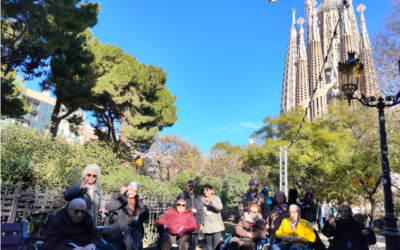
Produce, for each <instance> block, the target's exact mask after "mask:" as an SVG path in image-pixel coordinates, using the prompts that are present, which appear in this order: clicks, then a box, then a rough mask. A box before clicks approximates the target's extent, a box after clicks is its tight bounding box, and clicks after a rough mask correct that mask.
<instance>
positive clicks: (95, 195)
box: [64, 164, 105, 226]
mask: <svg viewBox="0 0 400 250" xmlns="http://www.w3.org/2000/svg"><path fill="white" fill-rule="evenodd" d="M100 177H101V169H100V167H99V165H97V164H89V165H87V166H86V167H85V168H84V169H83V172H82V179H80V180H77V181H76V182H75V183H74V184H72V186H71V187H70V188H69V189H68V190H67V191H65V194H64V199H65V200H66V201H72V200H73V199H76V198H82V199H84V200H85V202H86V210H87V212H88V213H89V215H91V216H92V218H93V222H94V225H95V226H97V218H98V215H99V213H100V212H101V211H103V212H104V211H105V210H104V208H105V203H104V201H103V200H102V198H103V189H102V187H101V185H100V183H99V182H98V181H97V180H99V179H100Z"/></svg>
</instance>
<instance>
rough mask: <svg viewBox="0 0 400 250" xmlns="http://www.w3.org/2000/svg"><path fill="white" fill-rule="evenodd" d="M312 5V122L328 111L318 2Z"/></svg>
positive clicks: (310, 75) (310, 69)
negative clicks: (317, 8) (317, 9)
mask: <svg viewBox="0 0 400 250" xmlns="http://www.w3.org/2000/svg"><path fill="white" fill-rule="evenodd" d="M311 5H312V16H311V17H312V29H311V39H310V44H309V47H310V58H309V59H310V67H309V73H308V76H309V79H310V80H309V91H310V96H312V95H313V93H312V92H313V91H314V90H315V91H316V92H315V93H314V96H313V98H312V103H311V114H310V116H311V120H314V119H315V118H317V117H320V116H321V115H322V114H323V113H324V112H325V109H326V95H325V94H326V91H324V90H325V74H323V71H322V66H323V64H324V58H323V55H322V46H321V39H320V35H319V29H318V16H317V11H316V9H315V6H316V5H317V1H315V0H313V1H312V2H311Z"/></svg>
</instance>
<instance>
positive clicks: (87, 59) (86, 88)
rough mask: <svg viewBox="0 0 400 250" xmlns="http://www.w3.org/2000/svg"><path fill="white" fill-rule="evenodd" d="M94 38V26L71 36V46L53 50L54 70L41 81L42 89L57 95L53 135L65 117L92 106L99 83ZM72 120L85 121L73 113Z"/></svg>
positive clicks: (52, 124)
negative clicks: (95, 72) (94, 64)
mask: <svg viewBox="0 0 400 250" xmlns="http://www.w3.org/2000/svg"><path fill="white" fill-rule="evenodd" d="M91 38H92V32H91V31H90V30H86V31H84V32H82V33H80V34H78V35H76V36H73V37H72V38H70V40H69V41H70V42H69V46H68V48H66V49H63V50H59V51H58V52H59V53H54V54H53V56H52V57H51V60H50V66H51V70H50V74H49V75H48V77H47V78H46V79H45V80H44V81H42V82H41V83H40V87H41V88H42V89H44V90H50V91H52V92H53V93H54V95H55V96H56V103H55V105H54V110H53V114H52V116H51V128H50V133H51V134H52V135H53V137H55V136H57V131H58V126H59V124H60V122H61V121H62V120H63V119H66V118H68V117H70V116H71V115H72V114H73V113H74V112H76V111H78V110H79V109H89V108H90V107H91V104H92V88H93V87H94V86H95V79H94V77H93V70H92V69H91V67H90V65H91V63H92V62H93V61H94V56H93V54H92V53H91V51H90V50H89V46H88V43H89V42H90V40H91ZM60 113H61V115H60ZM69 122H74V124H77V125H79V123H81V122H82V121H81V120H79V119H77V117H71V119H70V120H69Z"/></svg>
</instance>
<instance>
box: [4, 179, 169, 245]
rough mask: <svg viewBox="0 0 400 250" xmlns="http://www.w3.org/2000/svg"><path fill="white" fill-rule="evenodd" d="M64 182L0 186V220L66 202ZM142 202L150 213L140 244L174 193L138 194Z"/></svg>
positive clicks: (150, 238)
mask: <svg viewBox="0 0 400 250" xmlns="http://www.w3.org/2000/svg"><path fill="white" fill-rule="evenodd" d="M67 189H68V187H66V186H57V187H49V186H41V185H36V186H31V185H27V184H24V183H22V182H19V183H18V184H17V185H6V186H1V223H14V222H21V221H23V220H27V221H31V215H32V214H34V213H38V212H49V213H52V214H55V213H57V212H58V211H59V210H60V209H62V208H63V207H65V206H66V205H67V201H65V200H64V192H65V191H66V190H67ZM115 192H116V191H114V190H104V191H103V199H104V200H105V202H106V203H107V202H108V201H109V200H110V198H111V195H112V194H114V193H115ZM141 198H142V199H143V203H144V204H145V205H146V206H147V207H148V208H149V210H150V216H149V220H148V222H147V223H145V224H144V229H145V235H144V239H143V241H144V242H143V243H144V246H149V245H151V244H152V243H154V242H155V240H156V239H157V236H158V233H157V231H156V228H155V224H156V221H157V220H158V219H159V218H160V217H161V216H162V215H163V214H164V213H165V212H166V211H167V210H168V208H169V207H170V206H172V204H173V201H174V197H170V196H164V195H153V194H141Z"/></svg>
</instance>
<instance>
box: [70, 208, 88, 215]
mask: <svg viewBox="0 0 400 250" xmlns="http://www.w3.org/2000/svg"><path fill="white" fill-rule="evenodd" d="M70 210H71V211H74V213H75V214H79V213H81V214H84V213H85V212H86V210H75V209H70Z"/></svg>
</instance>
